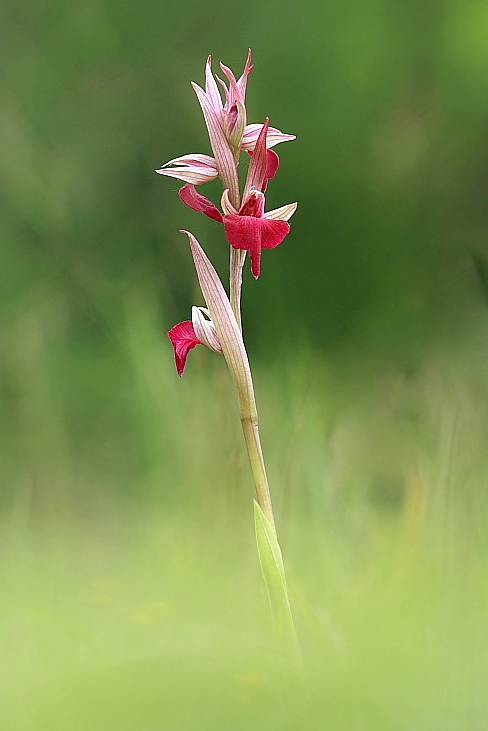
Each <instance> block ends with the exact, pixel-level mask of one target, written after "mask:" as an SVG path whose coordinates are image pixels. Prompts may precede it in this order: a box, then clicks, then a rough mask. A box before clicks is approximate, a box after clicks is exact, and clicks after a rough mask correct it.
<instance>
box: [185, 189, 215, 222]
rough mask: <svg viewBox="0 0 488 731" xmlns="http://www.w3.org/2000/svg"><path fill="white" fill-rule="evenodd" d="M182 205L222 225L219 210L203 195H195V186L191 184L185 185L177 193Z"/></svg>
mask: <svg viewBox="0 0 488 731" xmlns="http://www.w3.org/2000/svg"><path fill="white" fill-rule="evenodd" d="M178 195H179V196H180V198H181V200H182V201H183V203H186V205H187V206H190V208H193V210H194V211H201V212H202V213H204V214H205V215H206V216H208V217H209V218H213V219H214V221H219V223H222V214H221V212H220V211H219V209H218V208H217V207H216V206H215V205H214V204H213V203H212V201H211V200H209V199H208V198H205V196H204V195H201V194H200V193H197V191H196V189H195V186H194V185H192V183H187V185H184V186H183V187H182V188H180V190H179V191H178Z"/></svg>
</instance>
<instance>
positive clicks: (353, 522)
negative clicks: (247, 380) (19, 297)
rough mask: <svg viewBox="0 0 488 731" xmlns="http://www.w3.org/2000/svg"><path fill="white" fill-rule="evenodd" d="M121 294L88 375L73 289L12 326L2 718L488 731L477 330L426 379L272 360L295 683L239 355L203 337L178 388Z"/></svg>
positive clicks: (150, 324)
mask: <svg viewBox="0 0 488 731" xmlns="http://www.w3.org/2000/svg"><path fill="white" fill-rule="evenodd" d="M126 296H127V308H126V311H125V313H124V325H123V328H122V329H120V330H117V329H114V330H113V338H112V339H110V338H109V337H107V338H106V341H105V342H103V340H101V341H100V342H99V343H98V346H95V345H92V346H91V348H90V357H89V360H88V363H87V364H86V367H85V366H84V360H83V353H82V352H80V351H79V350H78V349H77V348H74V350H73V353H72V354H71V358H73V361H72V362H70V359H69V357H68V354H67V352H66V348H65V341H64V336H63V333H64V332H65V331H64V328H65V322H64V318H63V316H62V313H63V312H64V308H63V303H62V301H53V300H52V299H51V298H47V299H45V300H41V299H40V298H37V300H36V302H35V305H34V306H33V307H32V308H31V309H30V310H29V309H28V308H27V304H26V303H25V306H24V308H21V309H19V311H18V312H17V314H16V317H15V318H12V321H11V322H10V329H9V330H8V332H7V329H6V328H5V329H4V331H3V338H4V340H3V344H2V345H3V347H2V352H3V358H2V369H3V372H4V378H3V383H4V384H6V385H7V384H8V388H4V391H3V404H2V406H3V409H2V411H3V413H4V414H5V416H6V421H7V419H8V422H9V424H10V426H11V429H10V431H9V432H5V433H4V438H3V439H2V457H3V464H4V479H5V483H4V484H5V489H4V490H3V501H4V508H3V511H2V515H3V518H2V531H1V534H2V546H1V571H2V599H1V604H0V612H1V617H2V621H1V627H2V630H1V657H2V661H1V671H0V672H1V676H0V677H1V684H0V685H1V688H2V691H1V693H0V714H1V717H2V723H3V724H4V727H5V728H8V729H12V730H14V729H19V730H21V731H24V729H50V730H56V729H60V731H61V729H65V728H67V727H69V728H73V729H80V730H81V729H112V728H113V729H116V728H117V729H127V730H128V731H129V729H131V730H132V729H135V728H144V729H148V730H149V729H153V728H154V729H160V728H168V729H172V728H175V729H189V730H190V729H195V728H199V729H206V728H208V729H216V728H225V729H227V728H235V729H243V730H244V729H247V728H249V727H252V728H257V729H261V728H262V729H263V731H264V729H273V728H276V729H287V728H289V729H290V730H291V729H294V728H297V727H303V726H306V727H307V728H311V729H313V728H317V729H322V728H331V729H342V728H344V729H353V728H358V729H368V730H369V729H378V730H379V729H385V728H388V729H424V728H425V729H426V731H427V729H428V730H429V731H431V729H439V731H440V730H441V729H442V730H443V731H444V730H445V729H453V730H454V729H456V730H457V729H459V728H465V727H468V728H472V729H478V728H479V729H482V728H483V726H484V725H485V723H486V720H487V718H488V708H487V701H486V694H485V693H484V669H485V668H486V663H487V660H488V658H487V646H486V642H485V641H484V638H485V636H486V599H487V592H488V584H487V580H486V575H487V574H486V568H487V541H486V518H487V514H486V513H487V504H486V497H485V496H486V494H487V493H486V474H487V471H486V460H487V457H486V450H485V439H486V433H487V425H486V419H487V416H486V410H485V408H484V404H485V403H486V389H487V388H488V377H487V374H486V369H485V367H484V364H485V363H486V344H485V343H486V337H485V336H486V326H485V325H484V324H483V321H482V320H481V321H480V327H479V331H478V333H477V337H474V336H467V337H466V339H465V342H464V343H463V347H462V349H461V348H460V349H459V350H458V355H457V358H451V359H450V361H449V362H447V361H446V358H445V353H443V352H438V353H432V354H431V356H430V358H429V359H428V360H426V361H425V362H424V363H422V365H421V366H419V369H418V371H417V372H416V373H412V372H408V371H401V370H399V369H398V370H396V371H391V370H390V371H388V370H387V371H386V372H383V373H382V374H381V375H378V364H377V363H374V362H370V363H368V362H366V361H362V362H358V361H357V360H356V359H355V358H351V357H350V356H348V355H347V354H345V353H341V354H338V356H337V361H336V362H334V361H332V360H330V361H329V362H328V363H326V361H325V360H324V359H323V357H322V356H321V355H320V354H319V353H318V352H317V351H316V352H313V351H309V352H308V353H307V352H302V353H297V354H293V355H284V354H277V357H276V360H275V361H274V362H273V363H271V364H268V365H267V366H265V367H262V366H261V367H260V366H259V364H258V367H257V369H256V384H257V390H258V398H259V402H260V404H261V411H262V428H263V438H264V447H265V451H266V455H267V458H268V463H269V469H270V478H271V484H272V488H273V490H274V495H275V499H276V503H277V513H278V522H279V527H280V531H281V536H282V542H283V550H284V554H285V558H286V561H287V565H288V570H289V573H290V582H291V588H292V597H293V603H294V610H295V615H296V619H297V624H298V630H299V634H300V637H301V640H302V644H303V651H304V661H305V668H306V676H305V682H304V684H303V685H302V684H301V683H298V682H297V681H296V679H295V678H293V677H291V678H288V677H287V673H286V669H285V670H283V668H282V667H281V665H280V660H279V655H278V654H277V651H276V648H275V647H274V645H273V639H272V628H271V624H270V618H269V611H268V607H267V604H266V597H265V592H264V588H263V585H262V581H261V576H260V573H259V565H258V560H257V556H256V550H255V545H254V538H253V534H252V501H251V495H252V488H251V480H250V476H249V473H248V467H247V464H246V460H245V454H244V449H243V445H242V444H241V435H240V428H239V423H238V418H237V411H236V407H235V404H234V398H233V394H232V389H231V384H230V382H229V378H228V375H227V374H226V372H225V369H224V364H223V361H222V359H219V358H218V357H216V356H214V355H212V354H210V353H209V352H206V351H203V352H199V351H195V352H194V353H192V354H191V356H190V357H191V362H190V364H189V368H188V372H187V373H186V374H185V378H184V379H183V380H182V381H180V380H179V379H178V378H177V376H176V374H175V373H174V371H173V364H172V360H171V353H170V347H169V343H166V338H165V336H164V333H162V332H161V327H160V323H159V318H158V314H157V307H156V304H155V303H156V300H155V298H154V296H150V295H149V294H148V293H147V292H146V293H143V292H138V293H126ZM483 336H484V337H483ZM460 353H462V354H460ZM89 416H93V422H90V420H89V418H88V417H89Z"/></svg>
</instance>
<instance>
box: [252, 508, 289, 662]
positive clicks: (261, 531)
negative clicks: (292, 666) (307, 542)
mask: <svg viewBox="0 0 488 731" xmlns="http://www.w3.org/2000/svg"><path fill="white" fill-rule="evenodd" d="M254 524H255V528H256V543H257V546H258V554H259V562H260V564H261V570H262V572H263V577H264V583H265V585H266V590H267V592H268V598H269V603H270V605H271V612H272V614H273V620H274V624H275V628H276V631H277V634H278V637H279V638H280V639H281V640H282V641H283V642H284V643H285V645H287V646H288V649H292V652H293V654H294V655H299V651H298V641H297V637H296V631H295V625H294V623H293V616H292V613H291V608H290V601H289V599H288V589H287V587H286V576H285V567H284V565H283V557H282V555H281V549H280V545H279V543H278V538H277V536H276V531H275V529H274V527H273V526H272V525H271V523H270V521H269V520H268V518H267V517H266V515H265V514H264V513H263V511H262V509H261V507H260V506H259V504H258V502H257V501H256V500H254Z"/></svg>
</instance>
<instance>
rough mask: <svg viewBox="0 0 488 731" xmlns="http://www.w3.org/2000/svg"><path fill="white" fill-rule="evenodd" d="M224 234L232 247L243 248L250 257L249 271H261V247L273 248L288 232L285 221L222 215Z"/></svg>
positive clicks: (256, 276)
mask: <svg viewBox="0 0 488 731" xmlns="http://www.w3.org/2000/svg"><path fill="white" fill-rule="evenodd" d="M224 228H225V234H226V236H227V239H228V241H229V244H230V245H231V246H232V247H233V248H234V249H245V250H246V251H249V255H250V257H251V272H252V273H253V275H254V277H255V278H256V279H257V278H258V277H259V274H260V271H261V249H274V248H275V247H276V246H278V245H279V244H281V242H282V241H283V239H284V238H285V236H287V234H288V233H289V232H290V224H289V223H287V222H286V221H274V220H273V219H270V218H254V217H253V216H224Z"/></svg>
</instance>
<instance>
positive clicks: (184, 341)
mask: <svg viewBox="0 0 488 731" xmlns="http://www.w3.org/2000/svg"><path fill="white" fill-rule="evenodd" d="M204 314H205V315H207V316H209V311H208V310H207V308H206V307H192V319H191V320H185V321H184V322H180V323H178V325H175V326H174V327H172V328H171V330H170V331H169V332H168V337H169V339H170V340H171V343H172V345H173V348H174V351H175V364H176V370H177V373H178V375H179V376H182V375H183V372H184V370H185V366H186V359H187V357H188V353H189V352H190V350H191V349H192V348H195V347H196V346H197V345H206V346H207V348H210V350H213V351H214V352H215V353H222V347H221V345H220V342H219V339H218V337H217V333H216V331H215V327H214V324H213V322H212V320H210V319H206V318H205V317H204Z"/></svg>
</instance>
